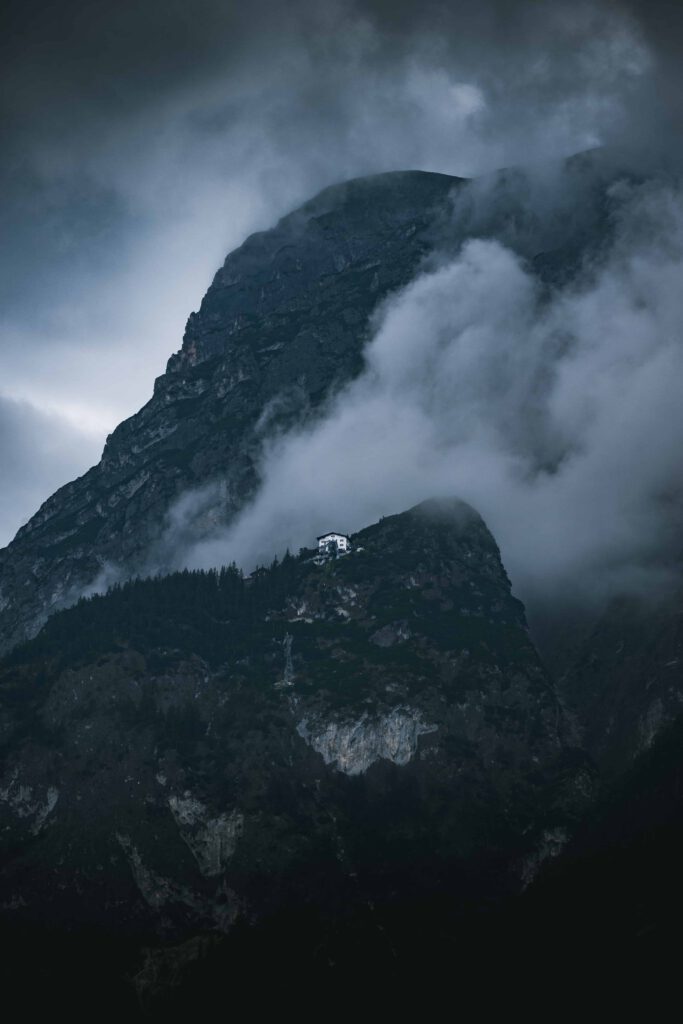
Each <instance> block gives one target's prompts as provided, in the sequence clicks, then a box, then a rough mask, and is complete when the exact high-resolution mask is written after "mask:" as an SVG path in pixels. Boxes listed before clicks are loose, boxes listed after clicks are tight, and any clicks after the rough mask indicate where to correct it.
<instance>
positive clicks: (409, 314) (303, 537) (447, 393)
mask: <svg viewBox="0 0 683 1024" xmlns="http://www.w3.org/2000/svg"><path fill="white" fill-rule="evenodd" d="M558 180H559V181H562V180H563V179H561V178H560V179H558ZM564 181H565V184H566V185H568V184H570V179H569V178H567V177H565V179H564ZM533 188H534V184H533V180H532V181H531V182H529V181H528V180H527V181H524V183H523V193H524V194H526V192H527V191H528V190H529V189H531V190H532V191H533ZM491 191H492V193H493V192H495V191H496V190H495V188H492V190H491ZM556 194H557V195H558V203H559V206H557V205H556V209H555V211H554V212H557V209H559V211H560V213H561V211H562V209H564V204H565V201H566V189H561V190H559V191H558V192H557V193H556ZM542 195H544V196H545V197H546V198H548V197H549V196H550V195H551V193H550V192H548V191H545V192H542ZM481 198H482V200H483V193H482V194H481ZM575 198H577V197H575ZM610 201H611V211H612V212H611V214H610V218H609V221H610V232H609V237H610V238H611V243H610V244H609V246H608V247H607V248H606V249H605V248H604V246H599V247H598V249H597V250H596V251H594V252H593V253H592V254H591V256H590V257H589V258H586V260H585V262H584V264H583V266H582V268H581V270H580V271H579V273H578V275H577V276H575V277H574V278H573V279H572V280H571V282H568V283H565V284H560V285H554V286H552V287H550V288H549V287H548V285H547V283H544V282H543V281H542V280H541V279H540V278H539V276H538V274H537V273H536V272H535V271H534V267H533V265H532V264H531V263H530V262H528V261H527V260H526V259H525V258H524V257H523V256H522V255H520V253H519V252H517V251H515V250H514V249H513V248H512V247H511V246H510V245H509V244H505V243H504V242H502V241H500V240H499V239H496V238H492V237H486V238H484V237H482V238H469V239H468V240H466V241H465V242H464V244H462V246H461V248H460V249H459V251H458V252H457V253H456V254H455V255H454V256H453V255H451V254H448V255H446V254H442V256H441V258H440V259H437V260H436V261H435V262H433V264H432V265H431V266H430V267H429V268H428V269H426V270H424V271H423V272H421V273H420V274H419V275H418V276H417V277H416V278H415V279H414V280H413V281H412V282H411V283H410V284H409V285H408V286H407V287H406V288H405V289H404V290H403V291H401V292H400V293H399V294H396V295H394V296H392V297H391V298H390V300H389V301H388V302H387V303H386V304H385V305H384V306H383V308H382V309H381V310H380V311H379V312H378V314H377V316H376V321H375V325H374V326H375V329H374V335H373V338H372V340H371V342H370V343H369V344H368V346H367V349H366V353H365V370H364V372H363V373H362V375H361V377H360V378H359V379H357V380H356V381H355V382H353V383H352V384H350V385H349V386H347V387H346V388H344V389H343V390H342V391H341V392H340V393H339V394H337V395H336V396H335V397H334V398H333V399H332V400H331V401H330V403H329V405H328V407H327V409H326V410H325V413H324V415H323V416H322V417H321V418H320V419H319V420H317V421H316V422H315V424H314V425H312V426H311V425H307V426H305V427H300V428H299V429H296V430H294V431H290V432H288V433H287V434H285V435H282V436H279V437H277V438H275V439H271V440H270V442H269V443H268V444H267V447H266V448H265V449H264V452H263V458H262V463H261V466H260V473H261V480H262V484H261V487H260V490H259V493H258V495H257V497H256V499H255V501H254V502H253V504H252V505H251V506H250V507H248V508H246V509H245V510H244V512H243V513H242V514H241V516H240V517H239V519H238V520H237V521H236V522H235V523H234V524H232V525H231V527H230V528H229V529H228V530H221V531H218V532H217V533H216V532H214V533H213V534H212V535H210V536H209V537H208V538H204V539H203V540H201V541H199V542H197V543H194V544H192V543H190V544H188V543H187V541H188V538H187V536H186V535H185V534H184V533H183V529H184V527H183V524H185V523H187V522H189V521H190V520H192V521H196V519H197V515H198V512H199V511H201V509H202V507H204V508H205V509H206V511H207V514H208V511H209V510H210V509H211V508H212V507H215V504H216V501H217V500H218V498H217V495H216V494H215V493H214V492H213V491H212V489H211V488H209V489H204V490H203V491H202V492H200V493H199V494H197V495H192V494H189V495H185V496H184V497H183V499H182V503H181V504H179V505H177V506H176V508H175V510H174V512H173V516H174V518H173V522H172V525H171V526H170V527H169V530H168V532H167V535H166V540H167V543H168V544H169V545H171V546H175V547H176V548H177V549H179V550H180V555H178V554H176V562H177V564H179V565H188V566H191V567H204V568H206V567H209V566H213V565H219V564H224V563H227V562H231V561H233V560H234V561H236V562H237V563H238V564H239V565H242V566H243V567H244V568H245V569H250V568H252V567H253V566H254V565H255V564H257V563H267V562H268V561H270V559H271V558H272V557H273V556H275V555H278V556H281V555H282V554H283V553H284V551H285V550H286V549H287V548H289V549H290V550H291V551H297V550H298V548H299V547H300V546H311V545H313V544H314V543H315V537H316V536H317V535H318V534H320V533H323V532H326V531H327V530H338V531H343V532H353V531H355V530H358V529H359V528H361V527H363V526H365V525H367V524H369V523H371V522H373V521H375V520H377V519H378V518H379V517H380V516H383V515H388V514H393V513H395V512H400V511H402V510H404V509H406V508H408V507H410V506H411V505H412V504H415V503H417V502H419V501H422V500H423V499H425V498H428V497H431V496H438V495H456V496H458V497H460V498H463V499H465V500H466V501H469V502H470V503H471V504H472V505H473V506H474V507H475V508H476V509H477V510H478V511H479V512H480V513H481V514H482V515H483V517H484V519H485V520H486V522H487V524H488V526H489V527H490V529H491V530H492V532H493V533H494V535H495V537H496V539H497V541H498V543H499V545H500V547H501V551H502V555H503V560H504V563H505V565H506V568H507V570H508V572H509V574H510V576H511V578H512V581H513V584H514V589H515V592H516V593H517V594H518V595H519V596H520V597H522V599H523V600H524V601H525V602H526V603H527V604H528V606H529V607H530V609H531V611H532V614H533V613H534V610H537V609H540V608H542V607H543V605H544V604H546V603H547V602H552V603H553V604H554V605H555V606H557V605H565V606H567V607H570V606H572V605H573V606H583V607H590V608H592V609H596V610H597V609H598V608H599V607H600V605H601V604H602V603H604V602H605V601H606V600H607V599H609V597H611V596H612V595H614V594H621V593H637V594H640V595H649V596H656V595H661V594H663V593H665V592H666V590H667V588H669V587H671V586H673V585H674V581H675V574H676V572H677V570H678V565H677V562H678V559H679V557H680V521H681V510H682V500H683V490H682V485H683V443H682V442H683V403H681V401H680V380H681V374H682V372H683V335H682V333H681V329H680V325H681V323H683V291H682V289H681V288H680V281H681V280H682V279H683V277H682V273H683V206H682V205H681V194H680V191H679V188H678V186H677V184H676V183H674V182H671V181H668V182H667V181H664V180H659V181H654V182H652V181H651V182H645V183H643V182H640V183H638V182H636V181H633V180H629V179H627V178H622V179H621V180H617V181H616V182H615V184H614V185H613V186H612V187H611V189H610ZM470 208H471V204H470ZM461 212H462V204H461V203H460V202H456V203H455V205H454V212H453V216H454V217H456V216H458V215H460V214H461ZM551 212H553V211H551ZM548 222H549V223H550V224H551V225H552V223H553V216H550V217H549V218H548ZM515 237H517V238H519V233H518V232H515ZM522 248H523V246H522Z"/></svg>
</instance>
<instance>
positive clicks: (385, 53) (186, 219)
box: [0, 0, 680, 525]
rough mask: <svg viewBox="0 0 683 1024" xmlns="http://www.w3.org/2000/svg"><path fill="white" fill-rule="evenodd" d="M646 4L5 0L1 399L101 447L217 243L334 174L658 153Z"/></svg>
mask: <svg viewBox="0 0 683 1024" xmlns="http://www.w3.org/2000/svg"><path fill="white" fill-rule="evenodd" d="M659 9H660V7H659V5H658V4H657V3H655V4H654V6H653V7H652V8H650V7H649V6H647V7H646V6H645V5H639V4H635V3H631V4H614V3H608V2H599V0H575V2H572V3H568V2H564V0H562V2H561V0H558V2H548V3H543V4H539V3H537V2H535V0H516V2H514V3H512V2H504V0H488V2H484V3H482V2H481V0H459V2H458V3H445V2H440V0H438V2H437V0H432V2H429V0H426V2H422V3H419V4H418V3H416V2H413V0H411V2H395V0H394V2H391V3H389V2H387V0H322V2H313V0H292V2H290V3H286V4H285V3H278V2H276V0H253V2H251V3H249V4H247V5H241V6H240V5H235V4H228V3H224V2H222V0H197V3H195V4H193V5H192V7H191V8H190V7H189V6H188V5H187V3H185V2H180V0H163V2H162V0H148V2H146V3H144V4H139V3H133V2H132V0H119V2H118V3H113V2H106V0H105V2H104V3H98V4H92V3H85V0H65V2H64V3H62V4H59V5H54V4H46V3H43V2H38V0H22V2H21V3H19V2H18V0H9V2H8V3H7V4H6V5H5V8H4V15H5V28H4V31H3V33H2V34H1V35H0V48H2V49H1V52H0V57H1V59H0V85H1V88H0V96H1V97H2V100H0V103H1V104H2V106H1V107H0V117H1V119H2V124H1V125H0V132H2V136H1V137H2V153H3V159H2V166H1V167H0V188H1V189H2V197H3V202H2V210H1V212H0V305H1V306H2V310H3V313H2V322H1V323H0V328H1V329H2V339H3V340H2V351H1V366H0V370H1V372H2V381H3V390H4V392H5V393H6V394H8V395H11V396H13V397H15V398H23V399H26V400H29V401H30V402H32V403H33V404H34V405H35V406H37V407H39V408H44V409H48V408H49V406H50V403H51V404H52V406H56V407H58V408H68V409H71V410H74V409H76V408H78V410H79V415H80V416H81V422H82V423H88V424H89V425H90V426H92V425H93V424H95V423H96V422H97V423H99V427H98V428H97V429H98V430H99V437H100V439H101V440H103V439H104V436H105V434H106V432H107V431H108V430H111V429H112V428H113V427H114V426H115V424H116V423H117V422H118V421H119V420H121V419H122V418H124V417H125V416H127V415H130V414H131V413H132V412H134V411H135V410H136V409H137V408H139V407H140V406H141V405H142V404H143V403H144V402H145V401H146V399H147V398H148V397H149V395H150V393H151V384H152V380H153V378H154V377H155V376H156V375H158V374H159V373H161V372H163V369H164V365H165V361H166V359H167V358H168V356H169V355H170V354H171V353H172V352H173V351H174V350H176V349H177V348H178V347H179V345H180V341H181V338H182V333H183V326H184V323H185V320H186V317H187V315H188V313H189V312H190V311H191V310H192V309H196V308H197V307H198V305H199V302H200V300H201V296H202V293H203V291H204V290H205V287H206V285H207V283H208V282H209V280H210V279H211V275H212V273H213V271H214V269H215V268H216V267H217V266H218V265H220V263H221V262H222V260H223V257H224V255H225V253H226V252H227V251H228V250H230V249H231V248H233V247H234V246H236V245H237V244H239V243H240V242H241V241H242V240H243V238H244V237H245V236H246V235H247V234H248V233H250V232H251V231H254V230H258V229H261V228H266V227H268V226H270V224H272V223H273V221H274V220H275V219H276V218H277V217H279V216H280V215H282V214H283V213H285V212H287V211H288V210H289V209H291V208H292V207H294V206H296V205H297V204H298V203H300V202H302V201H304V200H305V199H307V198H308V197H309V196H310V195H311V194H313V193H314V192H315V191H317V190H318V189H319V188H322V187H323V186H325V185H327V184H329V183H331V182H334V181H339V180H342V179H344V178H348V177H351V176H354V175H359V174H364V173H371V172H375V171H382V170H390V169H398V168H411V167H419V168H423V169H427V170H437V171H445V172H449V173H455V174H461V175H462V174H465V175H466V174H477V173H480V172H482V171H489V170H492V169H494V168H496V167H498V166H502V165H511V164H514V163H519V162H528V161H543V160H546V159H550V158H557V157H560V156H564V155H566V154H568V153H571V152H574V151H577V150H580V149H583V148H585V147H588V146H592V145H596V144H598V143H601V142H606V141H610V140H612V141H616V142H619V143H620V144H622V145H625V144H626V143H627V142H628V143H629V144H630V145H631V146H632V147H635V148H638V147H639V146H640V148H642V147H643V145H645V146H646V148H647V149H648V150H651V149H653V148H654V146H653V143H654V142H655V141H656V140H655V139H654V138H653V136H655V135H656V136H657V137H658V138H659V139H665V140H666V145H667V146H669V145H670V143H671V140H672V139H673V138H675V136H676V132H675V131H673V130H671V125H672V124H673V123H674V121H675V118H676V116H677V114H676V110H677V109H678V108H677V103H678V100H677V96H678V95H679V94H680V90H679V92H678V93H677V91H676V88H675V86H676V82H677V78H676V75H677V72H676V67H677V65H676V61H675V59H674V56H672V54H673V53H674V48H673V45H672V42H671V39H670V38H669V36H668V34H667V33H666V32H665V31H663V30H662V29H661V27H660V25H659V21H658V20H657V17H656V11H657V10H659ZM653 12H654V13H653ZM658 97H659V99H658ZM665 110H666V116H665ZM667 118H668V120H666V119H667ZM665 123H666V125H667V126H668V127H667V128H666V130H660V129H659V128H656V129H654V130H653V129H652V125H660V126H661V125H663V124H665ZM659 149H661V146H660V147H659ZM17 525H18V523H17Z"/></svg>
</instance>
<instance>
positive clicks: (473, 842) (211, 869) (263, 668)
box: [0, 500, 593, 993]
mask: <svg viewBox="0 0 683 1024" xmlns="http://www.w3.org/2000/svg"><path fill="white" fill-rule="evenodd" d="M351 541H352V550H351V553H350V554H348V555H344V556H340V557H338V558H332V559H329V560H327V561H325V562H323V563H322V564H320V563H319V561H318V560H317V559H316V558H315V555H314V552H313V551H307V550H304V551H302V552H301V554H300V555H299V556H298V557H291V556H288V557H287V558H285V559H284V560H283V561H282V562H281V563H276V564H274V565H273V566H271V567H270V568H269V569H264V570H262V571H260V572H259V573H257V574H256V576H254V577H253V578H251V579H246V580H245V579H244V578H243V577H242V576H241V574H240V573H239V571H238V570H236V569H234V568H229V569H226V570H223V571H222V572H221V573H188V572H186V573H181V574H175V575H172V576H170V577H167V578H158V579H154V580H146V581H137V582H132V583H128V584H126V585H124V586H123V587H119V588H116V589H114V590H113V591H112V593H110V594H109V595H107V596H104V597H94V598H91V599H90V600H83V601H81V602H80V603H79V604H77V605H76V606H75V607H73V608H71V609H69V610H67V611H63V612H61V613H58V614H57V615H55V616H54V617H53V618H52V619H51V620H50V621H49V623H48V624H47V626H46V627H45V628H44V629H43V631H42V632H41V634H40V635H39V636H38V637H37V638H36V639H35V640H33V641H31V642H29V643H27V644H25V645H23V646H21V647H18V648H16V649H15V651H14V652H13V654H12V655H11V656H10V657H9V658H7V659H5V662H4V663H3V667H2V670H1V672H0V701H1V705H0V706H1V707H2V733H1V735H2V744H3V755H4V757H3V761H4V767H3V775H2V780H1V781H0V843H1V844H2V862H3V868H2V872H1V874H0V903H1V904H2V906H3V908H4V922H5V927H6V928H10V930H11V934H13V935H16V934H28V935H29V936H30V942H31V943H33V942H35V941H37V940H36V934H35V933H36V932H37V933H38V934H42V930H44V929H55V928H56V929H61V930H62V931H63V932H64V934H65V935H66V936H69V935H70V936H71V937H72V940H73V939H74V937H76V938H78V936H82V935H89V936H93V935H94V936H95V939H93V940H92V941H94V942H95V945H96V946H97V942H98V941H99V942H100V943H102V942H103V941H104V939H103V936H107V937H108V940H109V941H113V939H112V937H116V938H117V940H118V941H120V942H124V940H125V942H127V943H128V946H127V947H126V948H127V949H128V950H129V954H128V955H129V957H130V964H129V969H137V970H138V971H142V973H141V975H140V978H139V979H138V988H139V990H140V991H141V992H143V993H144V991H145V986H147V985H151V986H152V988H154V985H153V984H152V980H150V979H153V977H156V974H155V971H157V969H159V970H161V969H162V968H161V966H160V965H162V964H164V963H166V964H167V963H168V958H171V959H172V958H173V957H174V956H176V953H175V952H174V950H176V949H177V948H178V944H179V943H184V944H187V943H188V942H189V943H190V946H189V947H188V946H187V945H184V947H183V948H185V950H186V951H187V950H190V951H191V950H195V951H196V949H197V946H196V943H197V942H200V937H201V936H207V935H208V936H213V939H211V940H210V942H213V941H215V940H216V937H217V936H218V937H220V936H221V935H231V934H233V932H234V928H235V927H236V926H243V925H244V924H245V923H249V924H250V926H252V927H254V926H260V925H262V924H263V923H264V922H265V923H266V924H267V923H268V922H269V921H274V920H275V921H276V920H278V915H280V917H281V915H283V914H284V915H285V918H286V919H287V920H290V924H291V925H292V927H294V925H293V924H292V922H294V921H296V920H298V917H297V915H298V914H300V913H302V912H304V911H305V912H308V913H310V914H313V915H314V916H316V919H318V920H320V919H326V920H327V921H328V922H329V921H337V922H342V921H344V920H346V921H353V920H355V919H356V916H358V915H360V917H359V919H360V920H363V918H364V915H366V914H367V908H368V905H372V906H373V907H375V911H374V912H373V913H374V914H375V915H376V920H375V918H374V917H373V921H374V923H371V932H372V934H373V935H375V938H377V932H376V927H375V926H377V927H380V925H381V922H382V921H385V922H388V921H389V920H390V919H392V915H395V914H397V913H398V914H399V915H400V914H402V913H404V912H410V908H411V907H413V908H415V907H418V908H419V907H429V906H431V905H432V903H433V901H434V900H438V901H443V905H444V908H449V909H448V913H452V912H454V911H453V907H454V906H461V905H462V904H463V902H464V904H465V905H466V906H474V907H476V906H478V905H480V904H482V902H483V903H484V904H487V903H490V901H491V900H493V899H502V898H504V897H505V896H506V895H509V894H512V893H514V892H518V891H519V890H520V889H521V888H522V886H523V885H524V884H525V882H527V881H528V880H529V878H530V877H532V875H533V873H534V872H535V871H536V870H537V868H538V866H539V864H540V863H541V861H542V860H543V858H544V857H546V856H548V855H552V854H554V853H556V852H557V851H558V850H559V848H560V847H561V845H562V843H563V841H564V839H565V838H566V834H567V830H568V829H571V827H572V825H573V823H574V822H575V821H576V820H578V816H579V814H580V813H581V811H582V809H583V808H584V806H585V804H586V801H587V798H588V797H589V795H590V791H591V785H592V777H593V772H592V769H591V767H590V765H589V763H588V762H587V760H586V758H585V757H584V755H583V754H582V753H581V752H580V751H578V750H577V749H576V741H575V733H574V730H573V726H572V722H571V720H570V719H569V718H568V717H567V715H566V714H565V712H564V711H563V709H562V707H561V705H560V703H559V701H558V698H557V695H556V693H555V690H554V688H553V686H552V684H551V682H550V680H549V679H548V677H547V674H546V672H545V670H544V669H543V666H542V665H541V663H540V661H539V659H538V656H537V654H536V651H535V649H534V646H533V644H532V642H531V640H530V638H529V635H528V630H527V627H526V622H525V617H524V610H523V607H522V605H521V604H520V603H519V601H517V600H516V599H515V598H514V597H512V595H511V592H510V583H509V580H508V578H507V576H506V573H505V571H504V569H503V566H502V564H501V561H500V556H499V552H498V549H497V546H496V544H495V541H494V540H493V538H492V536H491V534H490V533H489V531H488V530H487V528H486V526H485V524H484V523H483V521H482V520H481V518H480V517H479V516H478V515H477V513H476V512H474V511H473V510H472V509H471V508H470V507H469V506H467V505H465V504H464V503H462V502H459V501H456V500H438V501H437V500H434V501H429V502H426V503H423V504H422V505H419V506H417V507H416V508H413V509H411V510H410V511H408V512H405V513H402V514H399V515H394V516H389V517H386V518H384V519H382V520H381V521H380V522H379V523H376V524H375V525H373V526H370V527H368V528H367V529H365V530H362V531H361V532H360V533H358V534H356V535H355V536H353V537H352V538H351ZM287 915H290V916H289V917H288V916H287ZM292 915H293V916H292ZM371 917H372V915H371ZM382 927H383V925H382ZM387 927H389V925H388V923H387ZM32 929H33V930H32ZM361 930H362V931H363V933H364V929H361ZM380 934H381V933H380ZM89 941H90V940H89ZM204 941H208V940H205V939H201V942H204ZM321 941H322V940H321ZM382 941H384V940H382ZM387 941H388V940H387ZM193 942H194V943H195V945H192V943H193ZM145 945H146V946H147V947H149V950H150V951H149V952H148V953H147V954H146V956H147V961H146V962H147V967H144V964H143V953H142V948H141V947H142V946H145ZM380 945H381V943H380ZM323 946H324V941H323ZM327 952H330V953H331V949H330V950H327ZM189 955H190V954H189V953H188V956H189ZM325 955H326V954H325ZM311 956H312V961H311V966H313V961H315V959H316V957H315V956H314V955H313V954H311ZM319 956H323V953H320V954H318V959H319ZM165 958H166V959H165ZM190 959H192V957H191V956H190ZM150 965H151V966H150ZM164 969H165V968H164ZM110 981H111V979H110Z"/></svg>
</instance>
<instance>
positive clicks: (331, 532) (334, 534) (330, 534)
mask: <svg viewBox="0 0 683 1024" xmlns="http://www.w3.org/2000/svg"><path fill="white" fill-rule="evenodd" d="M325 537H346V539H347V540H348V539H349V535H348V533H339V532H338V531H336V530H328V531H327V533H321V534H320V535H319V536H318V537H316V538H315V539H316V540H325Z"/></svg>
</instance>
